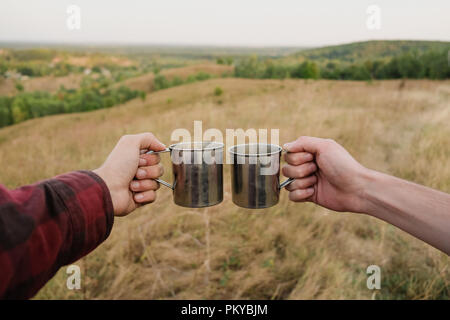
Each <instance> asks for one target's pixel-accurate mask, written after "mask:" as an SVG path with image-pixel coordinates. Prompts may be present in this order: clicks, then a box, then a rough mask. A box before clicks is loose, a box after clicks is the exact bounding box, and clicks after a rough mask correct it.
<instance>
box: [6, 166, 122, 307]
mask: <svg viewBox="0 0 450 320" xmlns="http://www.w3.org/2000/svg"><path fill="white" fill-rule="evenodd" d="M113 221H114V212H113V205H112V201H111V196H110V194H109V190H108V188H107V186H106V184H105V183H104V181H103V180H102V179H101V178H100V177H99V176H98V175H96V174H95V173H93V172H91V171H76V172H71V173H67V174H63V175H60V176H57V177H55V178H53V179H49V180H45V181H42V182H39V183H36V184H34V185H30V186H25V187H21V188H18V189H16V190H12V191H10V190H7V189H6V188H4V187H3V186H1V185H0V298H3V299H27V298H30V297H32V296H33V295H35V294H36V293H37V292H38V290H39V289H40V288H41V287H42V286H43V285H44V284H45V283H46V282H47V281H48V280H49V279H50V278H52V277H53V276H54V274H55V273H56V272H57V271H58V269H59V268H60V267H61V266H63V265H66V264H70V263H72V262H74V261H76V260H78V259H79V258H81V257H83V256H84V255H86V254H88V253H89V252H90V251H92V250H93V249H94V248H96V247H97V246H98V245H99V244H100V243H102V242H103V241H104V240H105V239H106V238H107V237H108V235H109V233H110V232H111V228H112V226H113Z"/></svg>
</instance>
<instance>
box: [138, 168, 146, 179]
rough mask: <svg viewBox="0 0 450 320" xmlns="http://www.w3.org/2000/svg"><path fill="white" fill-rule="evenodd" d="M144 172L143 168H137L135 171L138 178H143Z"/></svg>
mask: <svg viewBox="0 0 450 320" xmlns="http://www.w3.org/2000/svg"><path fill="white" fill-rule="evenodd" d="M146 174H147V172H146V171H145V170H144V169H138V171H137V172H136V176H137V177H138V178H145V175H146Z"/></svg>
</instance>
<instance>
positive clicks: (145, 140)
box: [136, 132, 166, 151]
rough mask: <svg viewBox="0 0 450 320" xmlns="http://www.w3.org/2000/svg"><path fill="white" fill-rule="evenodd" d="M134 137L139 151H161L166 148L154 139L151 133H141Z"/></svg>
mask: <svg viewBox="0 0 450 320" xmlns="http://www.w3.org/2000/svg"><path fill="white" fill-rule="evenodd" d="M136 137H137V138H138V139H139V145H140V148H141V149H148V150H153V151H163V150H164V149H165V148H166V146H165V145H164V144H163V143H162V142H160V141H159V140H158V139H156V137H155V136H154V135H153V133H150V132H146V133H141V134H137V135H136Z"/></svg>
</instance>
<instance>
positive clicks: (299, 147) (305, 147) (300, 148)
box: [283, 136, 324, 154]
mask: <svg viewBox="0 0 450 320" xmlns="http://www.w3.org/2000/svg"><path fill="white" fill-rule="evenodd" d="M323 141H324V139H321V138H315V137H308V136H302V137H300V138H298V139H297V140H295V141H293V142H288V143H286V144H285V145H283V148H284V149H285V150H286V151H287V152H309V153H313V154H315V153H317V152H319V149H320V145H321V144H322V142H323Z"/></svg>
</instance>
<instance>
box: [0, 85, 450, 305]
mask: <svg viewBox="0 0 450 320" xmlns="http://www.w3.org/2000/svg"><path fill="white" fill-rule="evenodd" d="M216 87H221V88H222V89H223V95H221V96H215V95H214V89H215V88H216ZM194 120H202V121H203V130H206V129H208V128H218V129H220V130H222V132H225V129H226V128H233V129H234V128H243V129H248V128H255V129H259V128H267V129H271V128H279V129H280V143H284V142H287V141H291V140H293V139H295V138H297V137H298V136H300V135H313V136H319V137H330V138H333V139H335V140H336V141H338V142H339V143H341V144H342V145H344V146H345V147H346V148H347V149H348V150H349V151H350V152H351V153H352V155H353V156H354V157H355V158H356V159H358V160H359V161H360V162H362V163H363V164H364V165H365V166H368V167H370V168H373V169H377V170H380V171H383V172H386V173H390V174H394V175H397V176H400V177H403V178H406V179H409V180H412V181H415V182H418V183H421V184H425V185H427V186H430V187H433V188H438V189H441V190H443V191H445V192H450V138H449V137H450V125H449V123H450V81H428V80H419V81H412V80H411V81H410V80H407V81H406V82H401V81H396V80H395V81H394V80H393V81H376V82H372V83H367V82H356V81H354V82H353V81H326V80H318V81H304V80H284V81H283V80H245V79H233V78H226V79H212V80H208V81H203V82H197V83H193V84H188V85H183V86H179V87H174V88H171V89H166V90H161V91H157V92H154V93H151V94H148V95H147V99H146V101H141V100H140V99H136V100H133V101H130V102H128V103H126V104H124V105H121V106H118V107H114V108H110V109H104V110H99V111H95V112H90V113H82V114H65V115H58V116H51V117H45V118H40V119H34V120H30V121H26V122H24V123H21V124H19V125H14V126H11V127H6V128H3V129H1V130H0V168H2V170H1V171H0V181H1V182H2V183H3V184H6V185H7V186H8V187H10V188H14V187H17V186H20V185H23V184H28V183H32V182H34V181H37V180H40V179H45V178H48V177H52V176H54V175H56V174H60V173H64V172H67V171H70V170H77V169H94V168H96V167H98V166H100V165H101V164H102V162H103V160H104V159H105V158H106V156H107V155H108V153H109V151H110V150H111V149H112V148H113V146H114V145H115V143H116V142H117V140H118V139H119V137H120V136H121V135H123V134H128V133H138V132H143V131H152V132H153V133H154V134H155V135H157V136H158V137H159V138H160V140H161V141H163V142H165V143H166V144H168V143H170V142H171V141H169V139H170V134H171V132H172V130H174V129H176V128H187V129H189V130H190V131H191V132H192V130H193V121H194ZM162 158H163V159H164V164H165V167H166V174H165V178H166V179H169V180H170V179H171V177H170V165H169V161H168V157H165V156H164V155H163V156H162ZM224 181H225V185H224V190H225V195H224V201H223V202H222V203H221V204H220V205H217V206H214V207H210V208H206V209H187V208H181V207H178V206H176V205H175V204H173V201H172V195H171V192H170V190H168V189H167V188H164V187H161V189H160V190H159V192H158V199H157V201H156V202H155V203H154V204H151V205H148V206H146V207H143V208H140V209H139V210H137V211H136V212H134V213H133V214H131V215H130V216H128V217H125V218H116V220H115V222H114V224H115V225H114V228H113V231H112V234H111V236H110V237H109V239H107V241H106V242H104V243H103V244H102V245H101V246H100V247H99V248H97V249H96V250H95V251H94V252H92V253H91V254H89V255H88V256H87V257H85V258H83V259H81V260H80V261H78V262H76V264H78V265H79V266H80V267H81V270H82V289H81V290H78V291H69V290H68V289H67V288H66V279H67V275H66V273H65V268H62V269H61V270H60V271H59V272H58V274H57V275H56V276H55V278H54V279H52V280H51V281H50V282H49V283H48V284H47V285H46V286H45V287H44V288H43V289H42V290H41V291H40V292H39V294H38V295H37V296H36V298H37V299H187V298H189V299H219V298H222V299H372V298H375V299H406V298H407V299H448V298H449V297H450V268H449V262H450V260H449V258H448V256H446V255H445V254H443V253H441V252H439V251H438V250H436V249H433V248H431V247H430V246H428V245H426V244H424V243H422V242H421V241H419V240H416V239H414V238H413V237H411V236H409V235H407V234H405V233H404V232H402V231H401V230H399V229H397V228H395V227H393V226H390V225H388V224H386V223H384V222H381V221H378V220H376V219H374V218H371V217H368V216H365V215H357V214H350V213H335V212H332V211H329V210H326V209H323V208H321V207H318V206H315V205H313V204H310V203H292V202H289V201H288V199H287V195H286V191H282V196H281V201H280V203H279V204H278V205H277V206H275V207H272V208H269V209H264V210H260V211H250V210H246V209H242V208H239V207H237V206H235V205H233V204H232V202H231V188H230V187H231V186H230V174H229V168H228V167H227V166H225V172H224ZM372 264H376V265H378V266H380V268H381V290H375V291H372V290H369V289H367V287H366V280H367V275H366V268H367V267H368V266H369V265H372Z"/></svg>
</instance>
